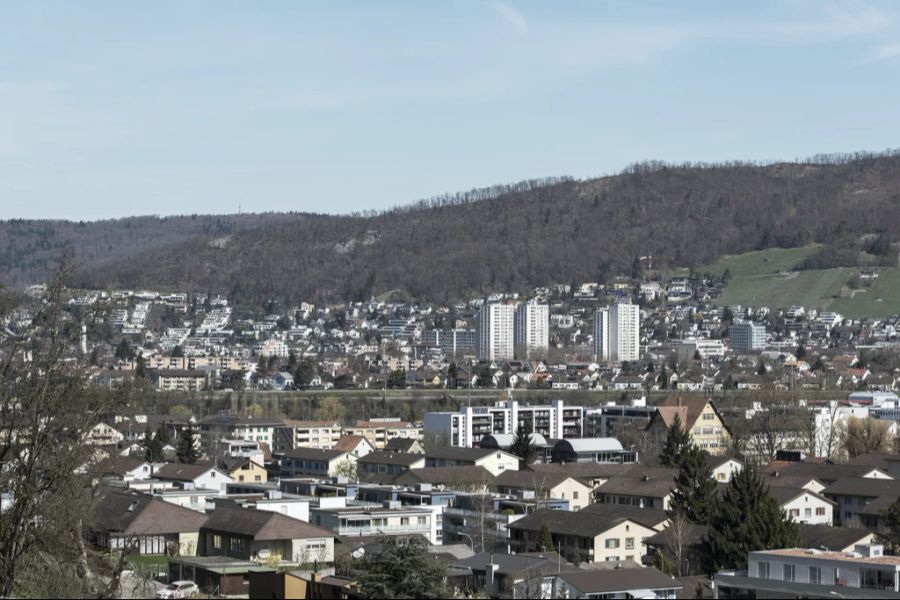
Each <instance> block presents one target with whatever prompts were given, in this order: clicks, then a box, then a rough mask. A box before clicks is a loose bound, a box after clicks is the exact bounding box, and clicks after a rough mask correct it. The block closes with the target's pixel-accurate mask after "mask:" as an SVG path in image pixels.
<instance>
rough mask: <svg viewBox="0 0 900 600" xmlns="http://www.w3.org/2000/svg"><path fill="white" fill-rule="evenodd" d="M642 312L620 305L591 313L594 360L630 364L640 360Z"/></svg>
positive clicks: (622, 303)
mask: <svg viewBox="0 0 900 600" xmlns="http://www.w3.org/2000/svg"><path fill="white" fill-rule="evenodd" d="M640 344H641V311H640V307H638V305H637V304H631V303H627V302H621V303H618V304H613V305H612V306H610V307H607V308H601V309H600V310H598V311H597V312H596V313H594V354H596V355H597V360H609V361H617V362H619V361H626V360H628V361H633V360H638V359H639V358H640V349H641V346H640Z"/></svg>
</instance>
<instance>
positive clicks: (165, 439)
mask: <svg viewBox="0 0 900 600" xmlns="http://www.w3.org/2000/svg"><path fill="white" fill-rule="evenodd" d="M156 439H158V440H159V443H160V444H161V445H162V446H168V445H169V444H171V443H172V435H171V434H170V433H169V428H168V427H166V426H165V424H163V423H160V425H159V427H157V428H156Z"/></svg>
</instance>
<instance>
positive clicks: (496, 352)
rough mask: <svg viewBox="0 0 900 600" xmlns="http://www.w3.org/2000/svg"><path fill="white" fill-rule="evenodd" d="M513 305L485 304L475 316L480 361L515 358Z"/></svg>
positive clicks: (514, 310) (477, 349) (477, 350)
mask: <svg viewBox="0 0 900 600" xmlns="http://www.w3.org/2000/svg"><path fill="white" fill-rule="evenodd" d="M515 312H516V307H515V305H513V304H500V303H492V304H484V305H483V306H482V307H481V309H479V311H478V313H477V314H476V315H475V338H476V354H477V356H478V359H479V360H488V361H491V360H512V359H513V358H514V357H515V348H514V329H515V328H514V321H515Z"/></svg>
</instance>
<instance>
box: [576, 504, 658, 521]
mask: <svg viewBox="0 0 900 600" xmlns="http://www.w3.org/2000/svg"><path fill="white" fill-rule="evenodd" d="M578 514H582V515H607V516H612V517H623V518H626V519H628V520H629V521H634V522H635V523H640V524H641V525H643V526H645V527H655V526H656V525H659V524H660V523H662V522H664V521H666V520H667V519H668V518H669V517H668V515H667V514H666V512H665V511H663V510H656V509H653V508H639V507H637V506H623V505H621V504H603V503H601V502H595V503H593V504H588V505H587V506H585V507H584V508H582V509H581V510H580V511H578Z"/></svg>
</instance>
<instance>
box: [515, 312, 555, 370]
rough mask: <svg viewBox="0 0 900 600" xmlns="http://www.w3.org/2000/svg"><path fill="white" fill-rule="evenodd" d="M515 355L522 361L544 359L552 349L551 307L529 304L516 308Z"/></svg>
mask: <svg viewBox="0 0 900 600" xmlns="http://www.w3.org/2000/svg"><path fill="white" fill-rule="evenodd" d="M514 342H515V354H516V358H518V359H520V360H528V359H532V358H543V357H545V356H547V350H548V349H549V348H550V307H549V306H547V305H546V304H537V303H534V302H527V303H524V304H519V305H518V306H516V312H515V332H514Z"/></svg>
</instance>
